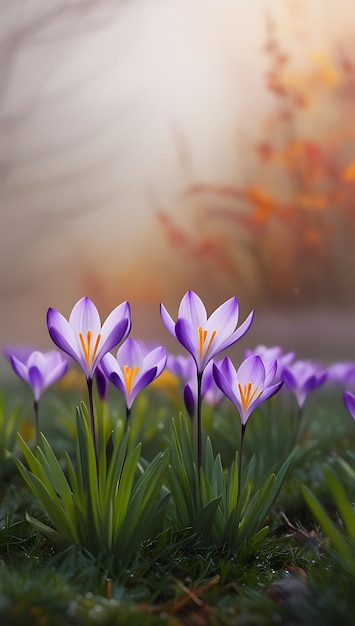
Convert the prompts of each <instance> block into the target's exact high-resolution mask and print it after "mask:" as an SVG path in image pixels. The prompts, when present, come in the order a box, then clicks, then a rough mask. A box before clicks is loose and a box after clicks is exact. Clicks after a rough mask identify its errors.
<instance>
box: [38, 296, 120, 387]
mask: <svg viewBox="0 0 355 626" xmlns="http://www.w3.org/2000/svg"><path fill="white" fill-rule="evenodd" d="M47 326H48V331H49V334H50V336H51V338H52V340H53V341H54V343H55V344H56V345H57V346H58V348H60V349H61V350H63V351H64V352H66V353H67V354H69V355H70V356H71V357H72V358H73V359H74V360H75V361H77V363H79V365H80V366H81V367H82V368H83V370H84V372H85V375H86V378H87V379H91V378H92V376H93V374H94V372H95V369H96V367H97V365H98V363H100V361H101V359H102V357H103V356H104V355H105V354H106V353H107V352H109V351H110V350H111V349H112V348H114V347H115V346H116V345H117V344H118V343H119V342H120V341H122V340H123V339H125V337H127V335H128V333H129V331H130V329H131V313H130V307H129V304H128V302H123V303H122V304H120V305H119V306H117V307H116V308H115V309H114V310H113V311H112V312H111V313H110V315H109V316H108V318H107V319H106V321H105V322H104V324H103V325H102V326H101V321H100V316H99V313H98V310H97V308H96V306H95V305H94V303H93V302H92V301H91V300H90V299H89V298H87V297H84V298H81V300H79V301H78V302H77V303H76V304H75V306H74V307H73V310H72V312H71V314H70V317H69V321H68V320H66V319H65V317H63V315H62V314H61V313H59V312H58V311H56V310H55V309H52V308H50V309H48V313H47Z"/></svg>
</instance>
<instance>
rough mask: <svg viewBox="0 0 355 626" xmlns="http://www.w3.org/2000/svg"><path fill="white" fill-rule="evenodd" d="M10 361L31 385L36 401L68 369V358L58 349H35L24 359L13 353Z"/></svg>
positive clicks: (21, 376)
mask: <svg viewBox="0 0 355 626" xmlns="http://www.w3.org/2000/svg"><path fill="white" fill-rule="evenodd" d="M10 361H11V365H12V367H13V369H14V371H15V372H16V374H17V375H18V376H19V377H20V378H22V380H24V381H25V383H27V384H28V385H30V387H31V389H32V391H33V396H34V399H35V401H36V402H38V400H39V399H40V397H41V395H42V394H43V392H44V391H45V390H46V389H47V388H48V387H50V385H53V383H55V382H57V380H59V379H60V378H62V376H64V374H65V373H66V372H67V370H68V361H67V359H66V358H65V357H64V356H63V355H62V354H61V353H60V352H58V351H57V350H49V352H40V351H39V350H34V351H33V352H30V353H29V354H27V355H26V357H25V358H24V359H20V358H19V357H18V356H16V355H15V354H11V355H10Z"/></svg>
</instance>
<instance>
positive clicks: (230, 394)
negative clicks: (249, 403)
mask: <svg viewBox="0 0 355 626" xmlns="http://www.w3.org/2000/svg"><path fill="white" fill-rule="evenodd" d="M212 371H213V377H214V379H215V382H216V385H217V386H218V387H219V388H220V390H221V391H223V393H224V395H226V396H227V398H229V399H230V401H231V402H232V403H233V404H234V406H236V407H237V409H238V411H239V413H240V412H241V411H242V405H241V403H240V399H239V398H238V397H237V396H236V394H235V393H234V391H233V388H232V387H231V385H230V383H229V381H228V380H227V379H226V377H225V375H224V374H223V372H222V371H221V370H220V368H219V367H218V366H217V365H216V364H215V363H214V364H213V368H212Z"/></svg>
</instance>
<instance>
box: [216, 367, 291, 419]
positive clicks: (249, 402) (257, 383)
mask: <svg viewBox="0 0 355 626" xmlns="http://www.w3.org/2000/svg"><path fill="white" fill-rule="evenodd" d="M276 368H277V363H276V361H266V362H264V361H263V360H262V359H261V357H260V356H258V355H254V356H250V357H248V358H247V359H245V361H243V363H242V364H241V365H240V367H239V368H238V370H236V369H235V367H234V365H233V363H232V361H231V360H230V359H229V358H228V357H226V358H225V359H223V361H222V362H221V363H220V364H216V363H214V364H213V376H214V379H215V381H216V384H217V385H218V387H219V388H220V389H221V390H222V391H223V393H224V394H225V395H226V396H227V397H228V398H229V399H230V401H231V402H232V403H233V404H234V406H235V407H236V408H237V410H238V413H239V415H240V419H241V422H242V425H243V426H245V425H246V423H247V421H248V418H249V416H250V415H251V413H252V412H253V411H254V410H255V409H256V407H257V406H259V404H261V403H262V402H264V401H265V400H267V399H268V398H271V396H273V395H274V394H275V393H277V392H278V391H279V389H281V387H282V385H283V381H280V382H278V383H276V384H270V383H269V381H272V380H273V379H274V378H275V373H276Z"/></svg>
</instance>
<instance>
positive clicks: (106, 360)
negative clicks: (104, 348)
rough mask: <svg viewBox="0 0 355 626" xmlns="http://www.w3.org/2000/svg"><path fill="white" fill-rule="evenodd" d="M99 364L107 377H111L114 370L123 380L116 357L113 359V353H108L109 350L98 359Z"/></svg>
mask: <svg viewBox="0 0 355 626" xmlns="http://www.w3.org/2000/svg"><path fill="white" fill-rule="evenodd" d="M100 366H101V367H102V369H103V371H104V373H105V374H106V376H107V377H108V378H111V374H112V373H113V372H115V373H116V374H117V375H118V376H120V378H122V380H123V372H122V370H121V367H120V365H119V363H118V361H117V359H115V357H114V356H113V354H110V352H108V353H107V354H105V356H104V357H103V358H102V360H101V361H100Z"/></svg>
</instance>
